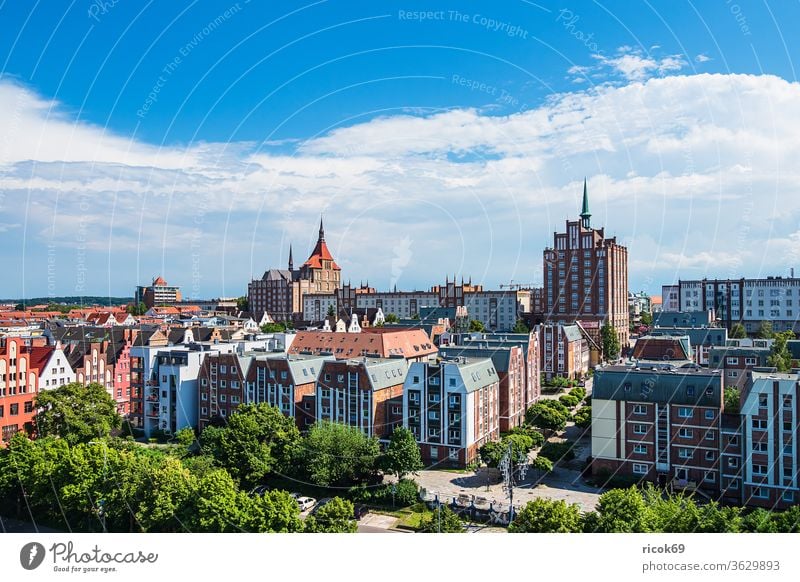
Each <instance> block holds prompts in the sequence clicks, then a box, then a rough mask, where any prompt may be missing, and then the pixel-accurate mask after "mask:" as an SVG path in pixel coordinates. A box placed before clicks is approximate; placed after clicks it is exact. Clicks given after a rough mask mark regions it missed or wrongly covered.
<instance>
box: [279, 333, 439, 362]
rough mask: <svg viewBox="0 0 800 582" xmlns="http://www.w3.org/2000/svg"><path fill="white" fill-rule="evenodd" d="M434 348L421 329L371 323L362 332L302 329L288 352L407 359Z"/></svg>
mask: <svg viewBox="0 0 800 582" xmlns="http://www.w3.org/2000/svg"><path fill="white" fill-rule="evenodd" d="M437 351H438V350H437V348H436V346H435V345H433V343H432V341H431V339H430V337H428V335H427V334H426V333H425V332H424V331H423V330H422V329H412V328H408V329H403V328H392V327H370V328H365V329H362V331H361V333H346V332H326V331H301V332H298V333H297V335H296V336H295V338H294V341H293V342H292V345H291V347H290V348H289V353H290V354H299V353H310V354H317V355H328V354H330V355H333V357H334V358H336V359H337V360H347V359H351V358H358V357H371V358H390V357H393V356H403V358H405V360H406V361H407V362H414V361H419V360H423V359H426V358H428V357H429V356H432V355H435V354H436V353H437Z"/></svg>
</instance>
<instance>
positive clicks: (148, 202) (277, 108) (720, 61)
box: [0, 0, 800, 298]
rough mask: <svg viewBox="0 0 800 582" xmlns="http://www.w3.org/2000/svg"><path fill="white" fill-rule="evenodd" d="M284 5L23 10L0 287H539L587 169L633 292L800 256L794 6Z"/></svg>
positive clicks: (213, 290)
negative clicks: (326, 250)
mask: <svg viewBox="0 0 800 582" xmlns="http://www.w3.org/2000/svg"><path fill="white" fill-rule="evenodd" d="M279 4H280V8H268V7H264V6H261V5H260V3H259V4H256V3H255V2H253V3H251V2H248V1H246V0H240V2H238V3H237V2H203V3H200V2H194V3H191V4H187V5H181V6H179V7H178V6H175V7H173V6H171V5H164V3H159V5H158V6H156V5H155V3H153V4H147V7H146V8H141V6H139V3H128V2H125V1H121V0H120V1H118V2H116V3H114V2H78V1H75V2H71V3H63V8H61V9H56V8H55V6H57V5H58V3H57V2H54V3H48V4H47V6H45V5H43V4H35V5H31V4H29V3H21V2H18V3H5V4H3V5H2V6H0V59H2V61H1V62H2V64H1V65H0V260H1V261H2V265H3V272H4V277H3V280H2V283H0V297H3V298H12V297H13V298H16V297H21V296H28V297H30V296H47V295H77V294H89V295H113V296H129V295H131V294H132V291H133V288H134V286H135V285H136V284H142V283H145V282H147V281H149V279H151V278H152V277H153V276H155V275H163V276H164V277H165V278H166V279H167V280H168V281H169V282H170V283H173V284H178V285H181V286H182V287H183V289H184V293H185V294H186V295H187V296H188V297H194V298H202V297H217V296H221V295H222V296H233V295H240V294H243V293H244V292H245V290H246V286H247V282H248V280H249V279H250V278H251V277H252V276H260V275H261V274H262V273H263V271H264V270H265V269H266V268H269V267H285V262H286V256H287V254H288V247H289V244H290V243H291V244H292V245H293V248H294V252H295V262H296V263H297V262H298V261H299V260H300V259H301V258H304V255H306V254H307V253H308V252H309V251H310V249H311V248H312V247H313V243H314V241H315V239H316V233H317V226H318V222H319V218H320V216H321V215H323V216H324V220H325V226H326V235H327V240H328V243H329V246H330V248H331V250H332V252H333V253H334V256H335V257H336V259H337V261H338V262H339V264H340V265H341V266H342V268H343V271H344V278H345V279H351V280H352V281H353V282H354V283H357V282H359V281H361V280H369V282H370V283H371V284H372V285H374V286H377V287H379V288H387V287H390V286H394V285H397V286H398V288H401V289H413V288H427V287H429V286H430V285H432V284H436V283H438V282H440V281H443V280H444V278H445V276H446V275H448V276H451V277H452V275H453V274H454V273H455V274H457V276H458V277H461V276H464V277H467V278H468V277H472V280H473V282H482V283H483V284H484V286H486V287H490V288H496V287H497V286H498V285H499V284H501V283H504V282H506V283H507V282H508V281H510V280H514V281H515V282H520V283H538V282H540V281H541V261H542V249H543V247H544V246H546V245H548V244H549V243H551V242H552V235H553V231H554V230H556V229H559V230H560V229H562V228H563V223H564V221H565V220H566V219H567V218H570V219H574V218H575V216H576V215H577V213H578V211H579V206H580V195H581V191H582V183H583V179H584V176H586V177H587V178H588V184H589V193H590V202H591V210H592V214H593V218H592V221H593V224H594V225H595V226H604V227H605V229H606V233H607V234H608V235H610V236H617V237H618V239H619V240H621V242H622V243H623V244H625V245H627V246H628V248H629V253H630V254H629V257H630V264H629V271H630V287H631V289H634V290H638V289H643V290H646V291H649V292H651V293H656V294H657V293H659V292H660V286H661V285H662V284H664V283H668V282H671V281H673V280H675V279H677V278H679V277H680V278H694V277H702V276H710V277H714V276H717V277H730V276H740V275H742V276H759V275H781V274H788V272H789V269H790V268H792V267H798V268H800V213H799V212H798V210H800V180H799V179H798V178H800V176H798V174H800V85H799V84H798V83H797V79H796V74H795V57H797V56H800V47H799V46H798V42H800V41H798V40H797V37H796V35H795V34H793V30H792V29H791V28H790V27H788V25H790V24H791V23H796V22H798V19H799V18H800V5H798V4H797V3H788V2H781V3H777V2H776V3H772V2H769V3H762V4H758V5H756V4H753V3H747V4H745V3H742V4H741V5H739V4H736V3H734V2H722V1H721V2H718V3H715V4H714V6H713V7H710V6H709V3H702V4H699V5H694V4H693V3H690V2H687V3H684V2H651V3H642V5H641V7H640V8H639V9H638V10H637V11H636V12H635V13H633V12H631V10H630V8H629V6H630V4H629V3H627V2H616V3H607V2H606V3H600V2H595V3H574V4H575V5H574V6H569V5H566V4H563V3H547V2H539V3H533V2H528V1H522V0H508V2H502V3H497V2H494V3H489V2H470V3H465V2H463V1H462V2H458V3H456V2H451V3H448V2H438V1H427V2H381V3H368V4H367V3H361V2H341V1H336V0H329V1H324V0H323V1H318V2H306V3H303V2H297V3H295V2H281V3H279ZM31 6H33V7H31ZM420 11H424V12H420Z"/></svg>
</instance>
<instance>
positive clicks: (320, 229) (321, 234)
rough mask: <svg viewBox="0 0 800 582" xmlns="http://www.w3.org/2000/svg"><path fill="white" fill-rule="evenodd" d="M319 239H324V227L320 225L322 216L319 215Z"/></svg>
mask: <svg viewBox="0 0 800 582" xmlns="http://www.w3.org/2000/svg"><path fill="white" fill-rule="evenodd" d="M319 240H320V242H322V241H324V240H325V227H324V226H322V216H320V217H319Z"/></svg>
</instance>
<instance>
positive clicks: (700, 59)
mask: <svg viewBox="0 0 800 582" xmlns="http://www.w3.org/2000/svg"><path fill="white" fill-rule="evenodd" d="M694 60H695V62H696V63H707V62H708V61H710V60H711V57H709V56H708V55H706V54H704V53H700V54H699V55H697V56H696V57H695V58H694Z"/></svg>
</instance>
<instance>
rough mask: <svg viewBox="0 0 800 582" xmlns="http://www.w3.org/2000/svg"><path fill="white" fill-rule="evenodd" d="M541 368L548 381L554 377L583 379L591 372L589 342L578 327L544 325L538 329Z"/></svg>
mask: <svg viewBox="0 0 800 582" xmlns="http://www.w3.org/2000/svg"><path fill="white" fill-rule="evenodd" d="M538 333H539V339H540V352H541V364H540V368H541V370H542V373H543V374H544V376H545V378H546V379H548V380H549V379H551V378H553V376H563V377H565V378H573V379H579V378H583V377H584V376H585V375H586V374H588V372H589V363H590V360H589V342H588V341H587V340H586V338H584V337H583V335H582V334H581V331H580V329H579V328H578V326H577V325H560V324H543V325H540V326H539V328H538Z"/></svg>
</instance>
